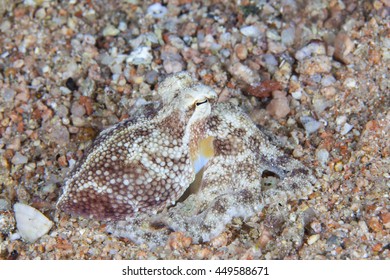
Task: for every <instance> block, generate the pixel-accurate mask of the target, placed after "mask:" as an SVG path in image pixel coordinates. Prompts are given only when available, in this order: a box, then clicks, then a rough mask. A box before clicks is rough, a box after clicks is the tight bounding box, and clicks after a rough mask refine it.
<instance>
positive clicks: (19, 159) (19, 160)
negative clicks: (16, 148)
mask: <svg viewBox="0 0 390 280" xmlns="http://www.w3.org/2000/svg"><path fill="white" fill-rule="evenodd" d="M11 162H12V163H13V164H14V165H19V164H26V163H27V162H28V157H26V156H24V155H22V154H21V153H19V152H16V153H15V155H14V156H13V158H12V160H11Z"/></svg>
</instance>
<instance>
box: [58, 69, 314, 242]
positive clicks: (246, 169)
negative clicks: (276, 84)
mask: <svg viewBox="0 0 390 280" xmlns="http://www.w3.org/2000/svg"><path fill="white" fill-rule="evenodd" d="M158 94H159V95H160V96H161V100H162V101H161V104H159V105H158V106H156V105H155V104H148V105H145V106H144V107H143V108H142V110H140V112H139V113H137V115H136V116H135V117H133V118H130V119H127V120H124V121H122V122H120V123H118V124H117V125H115V126H113V127H111V128H108V129H106V130H104V131H103V132H101V134H100V135H99V136H98V137H97V138H96V139H95V141H94V142H93V143H92V145H91V146H90V147H89V148H88V149H87V150H86V152H85V154H84V157H83V158H82V159H81V160H80V161H79V162H78V163H77V164H76V165H75V166H74V168H73V170H72V171H71V172H70V174H69V176H68V178H67V179H66V181H65V183H64V187H63V189H64V191H63V194H62V195H61V197H60V199H59V201H58V203H57V208H58V209H60V210H62V211H65V212H68V213H71V214H74V215H81V216H84V217H87V218H91V219H99V220H105V221H107V222H108V227H107V228H108V231H109V232H111V233H112V234H114V235H116V236H122V237H126V238H129V239H131V240H132V241H134V242H136V243H146V244H148V245H149V246H150V247H153V246H158V245H163V244H165V242H166V241H167V238H168V235H169V233H170V232H172V231H181V232H183V233H184V234H185V235H187V236H189V237H191V238H192V241H193V242H194V243H199V242H207V241H210V240H211V239H212V238H214V237H216V236H218V235H219V234H220V233H221V232H223V231H224V229H225V226H226V225H227V224H228V223H229V222H231V221H232V219H233V218H235V217H242V218H244V219H246V218H249V217H251V216H253V215H255V214H257V213H260V212H261V211H262V209H263V207H264V206H266V205H272V204H280V203H286V202H287V200H296V199H301V198H305V197H306V196H307V195H308V194H309V193H310V192H311V191H312V188H313V184H314V183H315V181H316V180H315V178H314V176H313V175H312V172H311V170H310V169H309V168H307V167H305V166H304V165H303V164H302V163H301V162H299V161H297V160H295V159H292V158H290V157H288V156H286V155H285V154H284V153H283V152H282V151H280V150H279V149H278V148H277V147H276V146H275V145H273V144H272V143H271V141H270V140H269V138H268V137H267V136H266V135H265V134H264V133H263V132H262V131H261V130H260V129H259V128H258V127H257V126H256V125H255V124H254V123H253V122H252V120H251V119H250V118H249V117H248V116H247V115H246V114H245V113H244V112H243V111H242V110H241V109H240V108H238V107H237V106H235V105H232V104H230V103H217V102H216V99H217V94H216V92H215V91H214V90H213V89H212V88H210V87H208V86H206V85H203V84H201V83H199V82H198V81H196V80H194V79H193V78H192V77H191V76H190V75H189V74H188V73H186V72H181V73H177V74H174V75H172V76H169V77H168V78H166V79H165V80H164V81H163V82H162V83H160V85H159V88H158ZM265 172H267V173H269V172H270V173H272V174H274V175H275V177H277V178H278V182H277V183H276V184H274V185H272V186H265V185H264V184H263V183H262V177H263V175H264V173H265ZM195 178H196V180H195ZM194 181H196V183H195V184H197V187H196V188H195V189H196V190H195V191H192V192H189V194H187V193H186V195H185V196H183V194H184V193H185V191H186V190H187V189H188V188H189V186H190V185H191V183H193V182H194Z"/></svg>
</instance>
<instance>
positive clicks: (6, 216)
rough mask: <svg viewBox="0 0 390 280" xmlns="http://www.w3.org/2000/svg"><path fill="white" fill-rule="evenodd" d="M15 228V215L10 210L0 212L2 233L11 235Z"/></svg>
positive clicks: (0, 229) (0, 230)
mask: <svg viewBox="0 0 390 280" xmlns="http://www.w3.org/2000/svg"><path fill="white" fill-rule="evenodd" d="M14 228H15V219H14V215H13V214H12V212H11V211H9V210H0V232H1V233H3V234H9V233H10V232H12V231H13V230H14Z"/></svg>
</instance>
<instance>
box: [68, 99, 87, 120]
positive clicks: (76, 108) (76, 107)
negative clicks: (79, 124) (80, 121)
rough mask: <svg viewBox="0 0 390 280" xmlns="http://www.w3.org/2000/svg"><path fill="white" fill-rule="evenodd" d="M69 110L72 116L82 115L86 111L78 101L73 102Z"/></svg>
mask: <svg viewBox="0 0 390 280" xmlns="http://www.w3.org/2000/svg"><path fill="white" fill-rule="evenodd" d="M70 112H71V113H72V116H75V117H82V116H84V114H85V113H86V110H85V107H84V106H83V105H81V104H80V103H79V102H73V104H72V107H71V108H70Z"/></svg>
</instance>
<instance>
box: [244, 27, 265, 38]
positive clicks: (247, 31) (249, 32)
mask: <svg viewBox="0 0 390 280" xmlns="http://www.w3.org/2000/svg"><path fill="white" fill-rule="evenodd" d="M240 32H241V33H242V34H243V35H245V36H247V37H253V38H255V37H260V35H261V31H260V30H259V28H257V27H256V26H254V25H249V26H244V27H241V29H240Z"/></svg>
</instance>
